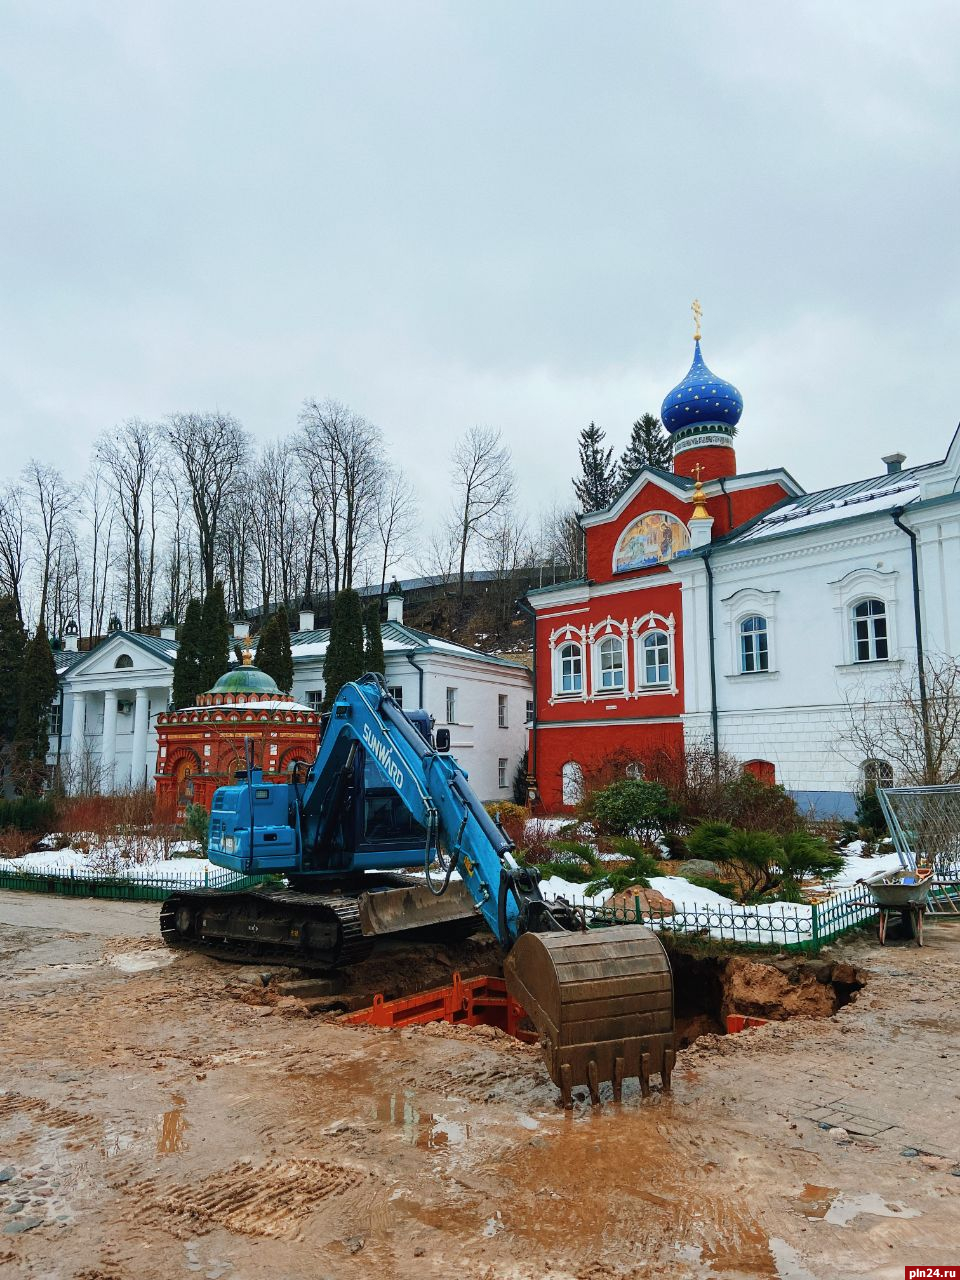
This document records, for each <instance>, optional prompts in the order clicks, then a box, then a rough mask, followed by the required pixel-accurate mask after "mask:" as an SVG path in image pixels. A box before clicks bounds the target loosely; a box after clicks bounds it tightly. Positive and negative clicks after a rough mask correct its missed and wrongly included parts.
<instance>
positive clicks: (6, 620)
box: [0, 596, 27, 772]
mask: <svg viewBox="0 0 960 1280" xmlns="http://www.w3.org/2000/svg"><path fill="white" fill-rule="evenodd" d="M26 647H27V633H26V632H25V631H24V629H23V623H22V622H21V621H20V616H19V614H18V613H17V606H16V602H15V601H14V599H13V596H0V772H2V771H3V768H4V766H5V765H6V763H7V761H8V760H9V759H10V751H11V748H12V747H13V740H14V737H15V736H16V732H17V717H18V715H19V713H20V673H21V671H22V670H23V652H24V649H26Z"/></svg>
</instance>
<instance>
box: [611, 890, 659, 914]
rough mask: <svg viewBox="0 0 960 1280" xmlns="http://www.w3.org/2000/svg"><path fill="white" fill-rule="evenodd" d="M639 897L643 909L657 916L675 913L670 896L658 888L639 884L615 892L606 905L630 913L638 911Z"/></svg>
mask: <svg viewBox="0 0 960 1280" xmlns="http://www.w3.org/2000/svg"><path fill="white" fill-rule="evenodd" d="M638 898H639V899H640V910H641V911H647V912H650V913H652V914H653V915H657V916H672V915H673V913H674V910H675V908H674V905H673V903H672V902H671V901H670V899H669V898H665V897H664V895H663V894H662V893H660V892H658V891H657V890H656V889H642V888H640V886H639V885H638V886H637V887H636V888H635V889H624V890H623V891H622V892H621V893H615V894H614V895H613V896H612V897H611V898H609V899H608V900H607V902H606V904H605V905H606V906H608V907H613V908H614V909H615V910H616V911H618V912H621V913H622V912H626V913H627V915H630V914H631V913H632V912H634V911H636V907H637V899H638Z"/></svg>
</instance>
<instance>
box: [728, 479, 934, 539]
mask: <svg viewBox="0 0 960 1280" xmlns="http://www.w3.org/2000/svg"><path fill="white" fill-rule="evenodd" d="M937 465H939V464H937V463H933V462H928V463H924V464H923V465H922V466H917V467H905V468H904V469H903V470H902V471H894V472H892V473H891V474H889V475H883V476H873V477H871V478H870V479H868V480H855V481H853V482H852V483H850V484H841V485H835V486H834V487H833V488H832V489H819V490H816V491H815V492H814V493H803V494H800V495H799V496H798V497H796V498H788V499H787V500H786V501H784V502H781V503H780V504H779V505H778V506H775V507H772V508H771V509H770V510H769V511H768V512H766V514H765V515H762V516H760V518H759V519H757V520H755V521H753V523H752V524H749V525H746V526H745V527H744V528H743V529H742V530H740V531H739V532H738V531H736V530H734V532H733V533H732V534H731V535H730V536H729V537H728V538H725V539H724V540H723V541H724V543H725V545H727V546H729V545H731V544H733V543H741V542H757V541H759V540H761V539H763V538H771V537H774V536H777V535H779V534H785V533H802V532H804V530H807V529H813V528H816V526H817V525H822V524H832V523H834V522H835V521H838V520H853V519H856V518H857V517H859V516H869V515H875V514H877V513H878V512H883V511H893V510H895V509H896V508H897V507H903V506H906V505H907V503H909V502H914V501H916V499H917V498H919V497H920V479H919V476H920V473H921V472H923V471H926V470H928V469H929V468H930V467H933V466H937Z"/></svg>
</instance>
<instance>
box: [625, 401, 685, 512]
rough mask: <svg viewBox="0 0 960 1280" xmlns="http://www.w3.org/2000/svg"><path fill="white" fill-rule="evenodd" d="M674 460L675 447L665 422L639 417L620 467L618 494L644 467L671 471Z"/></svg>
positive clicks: (645, 416)
mask: <svg viewBox="0 0 960 1280" xmlns="http://www.w3.org/2000/svg"><path fill="white" fill-rule="evenodd" d="M672 460H673V445H672V444H671V441H670V436H669V435H668V434H667V432H666V430H665V429H664V426H663V423H662V422H661V421H660V419H659V418H657V417H656V416H655V415H654V414H652V413H645V414H644V415H643V417H642V418H638V419H637V420H636V422H635V423H634V424H633V427H632V428H631V431H630V439H629V441H628V442H627V447H626V449H624V451H623V454H622V455H621V457H620V461H619V463H618V464H617V492H618V493H623V491H624V489H626V487H627V485H628V484H629V483H630V481H631V480H632V479H633V477H634V476H635V475H636V474H637V472H638V471H639V470H640V469H641V467H647V466H649V467H659V468H660V469H661V471H668V470H669V469H670V464H671V462H672Z"/></svg>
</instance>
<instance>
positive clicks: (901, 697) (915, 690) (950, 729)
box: [841, 654, 960, 786]
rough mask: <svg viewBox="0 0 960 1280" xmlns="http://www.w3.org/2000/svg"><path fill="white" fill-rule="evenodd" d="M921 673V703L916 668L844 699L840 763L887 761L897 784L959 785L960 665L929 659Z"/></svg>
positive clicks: (936, 657)
mask: <svg viewBox="0 0 960 1280" xmlns="http://www.w3.org/2000/svg"><path fill="white" fill-rule="evenodd" d="M924 673H925V676H926V690H925V692H926V696H925V697H924V698H921V696H920V682H919V680H918V678H917V677H918V670H917V667H916V666H915V665H914V666H913V667H912V668H906V669H905V670H902V671H899V672H898V673H897V674H896V675H895V676H893V677H892V678H891V679H890V680H889V681H888V682H887V683H886V684H885V685H884V686H883V687H882V688H881V689H880V690H878V691H876V692H869V693H868V692H866V691H864V690H860V691H858V692H857V693H852V694H851V695H850V696H848V697H847V699H846V715H845V721H846V723H845V725H844V733H843V741H842V744H841V753H842V754H843V756H844V758H845V759H848V760H850V762H851V763H855V764H857V765H858V766H862V765H863V763H864V762H866V761H887V762H888V763H889V764H890V765H891V766H892V768H893V774H894V778H895V780H896V781H897V783H901V784H907V785H916V786H929V785H934V784H938V783H939V784H954V783H960V661H958V660H957V659H956V658H952V657H950V656H948V655H946V654H928V655H927V657H926V661H925V663H924Z"/></svg>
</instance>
